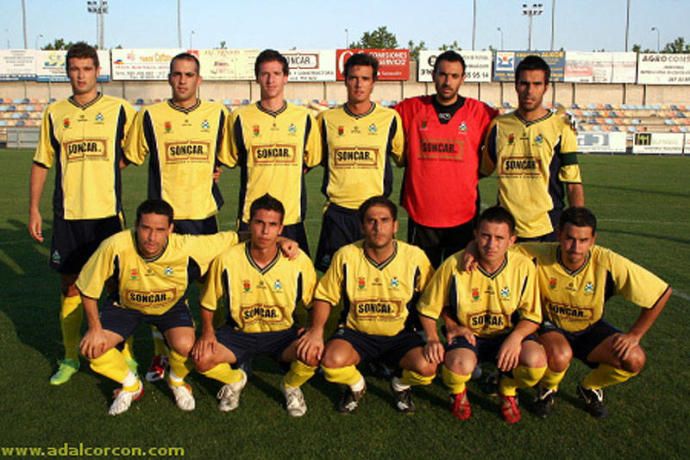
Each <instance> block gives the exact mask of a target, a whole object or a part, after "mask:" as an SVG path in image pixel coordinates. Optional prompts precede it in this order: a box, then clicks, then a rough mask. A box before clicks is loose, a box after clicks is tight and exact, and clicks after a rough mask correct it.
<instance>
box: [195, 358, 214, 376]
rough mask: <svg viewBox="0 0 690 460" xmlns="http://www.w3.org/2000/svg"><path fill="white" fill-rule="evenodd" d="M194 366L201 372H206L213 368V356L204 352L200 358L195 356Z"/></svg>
mask: <svg viewBox="0 0 690 460" xmlns="http://www.w3.org/2000/svg"><path fill="white" fill-rule="evenodd" d="M194 367H195V368H196V370H197V371H198V372H200V373H202V374H203V373H204V372H207V371H210V370H211V369H213V367H214V366H213V363H212V362H211V357H210V355H209V354H208V353H204V354H203V355H202V356H199V357H198V358H194Z"/></svg>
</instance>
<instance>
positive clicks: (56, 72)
mask: <svg viewBox="0 0 690 460" xmlns="http://www.w3.org/2000/svg"><path fill="white" fill-rule="evenodd" d="M35 53H36V80H37V81H41V82H43V81H50V82H68V81H69V78H68V77H67V72H66V70H65V57H66V56H67V51H66V50H50V51H48V50H44V51H36V52H35ZM98 61H99V63H100V65H101V72H100V74H99V75H98V81H110V77H111V75H110V52H109V51H108V50H98Z"/></svg>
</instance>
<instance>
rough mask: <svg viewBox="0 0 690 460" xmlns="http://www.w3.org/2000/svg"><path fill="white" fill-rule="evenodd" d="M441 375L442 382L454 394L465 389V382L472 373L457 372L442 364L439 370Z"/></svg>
mask: <svg viewBox="0 0 690 460" xmlns="http://www.w3.org/2000/svg"><path fill="white" fill-rule="evenodd" d="M441 376H442V377H443V383H444V384H445V385H446V386H447V387H448V389H449V390H450V392H451V393H452V394H454V395H456V394H460V393H462V392H463V391H465V388H466V385H465V384H466V383H467V382H469V381H470V379H471V378H472V374H457V373H455V372H453V371H451V370H450V369H448V367H447V366H443V370H442V371H441Z"/></svg>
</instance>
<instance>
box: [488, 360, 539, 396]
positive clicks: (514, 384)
mask: <svg viewBox="0 0 690 460" xmlns="http://www.w3.org/2000/svg"><path fill="white" fill-rule="evenodd" d="M544 371H546V366H544V367H527V366H518V367H516V368H515V369H513V376H512V377H509V376H508V375H504V376H503V377H501V381H500V382H499V384H498V392H499V393H500V394H502V395H503V396H515V395H516V394H517V389H518V388H531V387H533V386H534V385H536V384H537V383H538V382H539V380H541V378H542V376H543V375H544Z"/></svg>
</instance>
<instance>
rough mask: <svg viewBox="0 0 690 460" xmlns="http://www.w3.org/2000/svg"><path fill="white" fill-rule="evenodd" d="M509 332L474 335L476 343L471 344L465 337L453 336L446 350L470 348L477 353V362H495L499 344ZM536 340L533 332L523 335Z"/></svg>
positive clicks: (499, 347) (501, 343) (526, 338)
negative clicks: (487, 335)
mask: <svg viewBox="0 0 690 460" xmlns="http://www.w3.org/2000/svg"><path fill="white" fill-rule="evenodd" d="M508 335H510V334H502V335H499V336H496V337H476V340H477V344H476V345H472V344H471V343H470V342H468V341H467V339H466V338H465V337H464V336H462V337H455V338H453V340H452V341H451V342H450V343H449V344H448V345H446V352H449V351H451V350H455V349H457V348H467V349H468V350H472V351H473V352H474V354H475V355H477V361H479V362H492V363H496V361H497V356H498V351H499V350H500V349H501V345H503V342H504V341H505V339H506V338H507V337H508ZM527 340H534V341H536V340H537V336H536V335H535V334H530V335H528V336H527V337H525V340H523V342H525V341H527Z"/></svg>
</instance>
